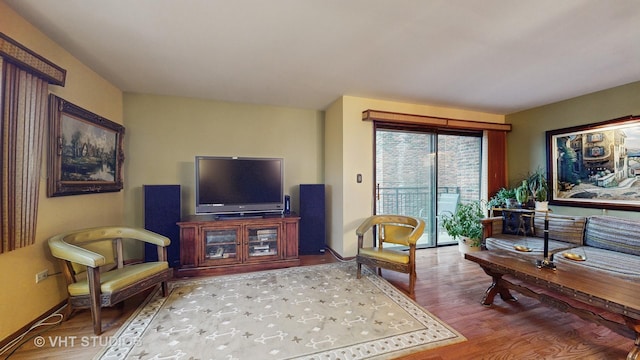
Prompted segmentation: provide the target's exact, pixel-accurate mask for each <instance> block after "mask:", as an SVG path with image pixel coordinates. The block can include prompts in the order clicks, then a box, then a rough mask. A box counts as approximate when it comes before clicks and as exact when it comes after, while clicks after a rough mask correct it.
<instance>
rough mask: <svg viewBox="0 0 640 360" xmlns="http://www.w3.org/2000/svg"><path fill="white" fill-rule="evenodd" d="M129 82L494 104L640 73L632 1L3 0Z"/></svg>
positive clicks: (497, 107)
mask: <svg viewBox="0 0 640 360" xmlns="http://www.w3.org/2000/svg"><path fill="white" fill-rule="evenodd" d="M4 1H5V3H7V4H8V5H9V6H10V7H11V8H13V9H14V10H16V11H17V12H18V13H19V14H21V16H23V17H24V18H26V19H27V20H28V21H30V22H31V23H32V24H34V25H35V26H36V27H38V28H39V29H40V30H42V31H43V32H44V33H45V34H47V35H48V36H49V37H50V38H52V39H53V40H55V41H56V42H57V43H58V44H60V45H61V46H63V47H64V48H65V49H67V50H68V51H69V52H71V53H72V54H73V55H74V56H76V57H77V58H78V59H80V60H81V61H82V62H83V63H85V64H86V65H88V66H89V67H91V68H92V69H93V70H95V71H96V72H98V73H99V74H101V75H102V76H103V77H105V78H106V79H107V80H109V81H111V82H112V83H113V84H115V85H116V86H117V87H119V88H120V89H122V90H123V91H127V92H138V93H150V94H160V95H175V96H186V97H196V98H206V99H216V100H223V101H233V102H245V103H255V104H270V105H278V106H288V107H297V108H306V109H319V110H322V109H325V108H326V107H327V106H328V105H329V104H331V103H332V102H333V101H334V100H336V99H337V98H339V97H340V96H342V95H352V96H360V97H371V98H379V99H387V100H396V101H405V102H416V103H425V104H431V105H440V106H451V107H456V108H462V109H470V110H479V111H485V112H491V113H497V114H508V113H513V112H516V111H519V110H524V109H528V108H532V107H535V106H539V105H544V104H549V103H552V102H556V101H559V100H564V99H568V98H572V97H575V96H579V95H583V94H587V93H591V92H594V91H598V90H602V89H607V88H611V87H614V86H618V85H623V84H627V83H631V82H635V81H638V80H640V0H609V1H604V0H561V1H558V0H482V1H480V0H270V1H265V0H4Z"/></svg>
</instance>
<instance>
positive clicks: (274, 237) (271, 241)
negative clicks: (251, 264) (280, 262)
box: [247, 225, 280, 260]
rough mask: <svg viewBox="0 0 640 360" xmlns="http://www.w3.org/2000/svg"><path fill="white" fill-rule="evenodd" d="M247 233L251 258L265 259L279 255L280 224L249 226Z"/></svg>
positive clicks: (249, 256)
mask: <svg viewBox="0 0 640 360" xmlns="http://www.w3.org/2000/svg"><path fill="white" fill-rule="evenodd" d="M247 233H248V236H247V239H248V244H247V245H248V249H247V250H248V252H247V254H248V258H249V259H254V260H258V259H259V260H265V258H268V257H274V258H278V257H279V253H280V251H279V249H278V238H279V237H280V236H279V235H280V227H279V226H275V225H274V226H263V227H249V228H248V229H247Z"/></svg>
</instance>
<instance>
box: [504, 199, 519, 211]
mask: <svg viewBox="0 0 640 360" xmlns="http://www.w3.org/2000/svg"><path fill="white" fill-rule="evenodd" d="M505 204H506V206H507V209H515V208H517V207H518V200H516V199H515V198H509V199H507V200H506V203H505Z"/></svg>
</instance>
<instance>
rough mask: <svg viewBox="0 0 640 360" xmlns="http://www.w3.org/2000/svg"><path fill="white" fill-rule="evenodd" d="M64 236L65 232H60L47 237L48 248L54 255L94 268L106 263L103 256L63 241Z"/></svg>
mask: <svg viewBox="0 0 640 360" xmlns="http://www.w3.org/2000/svg"><path fill="white" fill-rule="evenodd" d="M64 236H65V234H60V235H56V236H54V237H52V238H50V239H49V249H50V250H51V254H52V255H53V256H54V257H56V258H58V259H62V260H66V261H70V262H73V263H76V264H80V265H84V266H89V267H94V268H95V267H99V266H102V265H104V264H106V259H105V257H104V256H102V255H100V254H98V253H95V252H93V251H89V250H87V249H83V248H81V247H79V246H75V245H71V244H68V243H66V242H65V241H64Z"/></svg>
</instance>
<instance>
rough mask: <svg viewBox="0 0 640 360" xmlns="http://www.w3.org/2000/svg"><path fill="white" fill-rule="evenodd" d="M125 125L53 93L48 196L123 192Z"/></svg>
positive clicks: (50, 111)
mask: <svg viewBox="0 0 640 360" xmlns="http://www.w3.org/2000/svg"><path fill="white" fill-rule="evenodd" d="M123 138H124V126H122V125H120V124H117V123H115V122H113V121H110V120H107V119H105V118H103V117H101V116H99V115H96V114H94V113H92V112H90V111H88V110H85V109H83V108H81V107H79V106H77V105H74V104H72V103H70V102H68V101H66V100H64V99H62V98H59V97H57V96H55V95H53V94H51V95H49V157H48V177H47V196H49V197H55V196H66V195H79V194H92V193H103V192H115V191H120V190H122V188H123V182H122V164H123V162H124V151H123V148H122V143H123Z"/></svg>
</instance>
